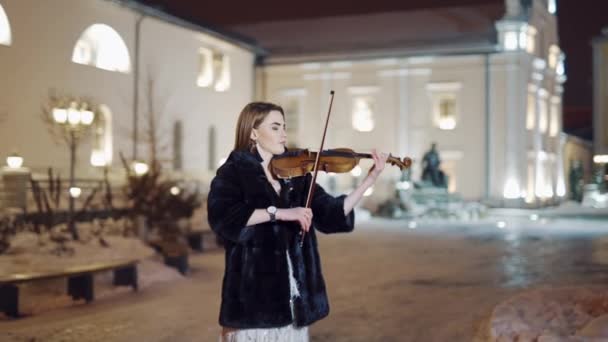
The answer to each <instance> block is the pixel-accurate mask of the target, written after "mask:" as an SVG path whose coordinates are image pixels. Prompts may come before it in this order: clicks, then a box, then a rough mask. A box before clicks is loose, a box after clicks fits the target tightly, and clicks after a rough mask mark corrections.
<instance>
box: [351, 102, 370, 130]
mask: <svg viewBox="0 0 608 342" xmlns="http://www.w3.org/2000/svg"><path fill="white" fill-rule="evenodd" d="M374 105H375V104H374V98H373V97H371V96H355V97H353V102H352V125H353V128H354V129H355V130H357V131H359V132H371V131H372V130H373V129H374Z"/></svg>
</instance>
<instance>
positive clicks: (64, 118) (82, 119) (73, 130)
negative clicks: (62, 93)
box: [52, 101, 95, 240]
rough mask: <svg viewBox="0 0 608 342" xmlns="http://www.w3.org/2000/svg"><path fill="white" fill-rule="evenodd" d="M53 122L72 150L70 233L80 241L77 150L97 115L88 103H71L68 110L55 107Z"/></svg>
mask: <svg viewBox="0 0 608 342" xmlns="http://www.w3.org/2000/svg"><path fill="white" fill-rule="evenodd" d="M52 115H53V120H54V121H55V123H56V124H58V125H59V126H60V127H61V128H62V129H63V130H64V132H65V133H66V134H65V136H66V138H67V143H68V147H69V149H70V186H69V197H68V198H69V199H68V205H69V206H68V231H69V232H70V233H71V234H72V238H73V239H74V240H78V239H79V236H78V231H77V230H76V225H75V223H74V201H75V198H77V197H78V196H79V195H80V192H81V191H80V188H77V187H76V186H75V179H74V174H75V171H74V170H75V167H76V148H77V146H78V140H79V139H80V137H81V135H82V133H84V131H86V130H87V129H88V128H90V127H91V124H92V123H93V120H94V119H95V113H93V111H91V110H90V109H89V105H88V104H87V103H86V102H76V101H71V102H70V103H69V106H68V107H67V108H58V107H55V108H53V110H52Z"/></svg>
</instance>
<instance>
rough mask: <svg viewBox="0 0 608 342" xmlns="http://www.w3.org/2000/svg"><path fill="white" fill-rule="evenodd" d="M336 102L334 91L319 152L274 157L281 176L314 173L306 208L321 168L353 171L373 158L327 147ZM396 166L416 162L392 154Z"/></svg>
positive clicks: (276, 171)
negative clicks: (360, 161) (332, 108)
mask: <svg viewBox="0 0 608 342" xmlns="http://www.w3.org/2000/svg"><path fill="white" fill-rule="evenodd" d="M333 103H334V91H333V90H332V91H330V100H329V109H328V110H327V117H326V119H325V128H324V129H323V136H322V137H321V147H319V151H321V153H317V152H310V151H308V150H300V151H299V152H296V153H295V154H292V155H290V154H289V152H288V153H287V155H285V154H283V155H281V156H277V157H274V158H273V159H272V160H271V162H270V163H271V170H272V172H273V173H274V174H275V175H276V176H277V177H279V178H289V177H297V176H303V175H305V174H306V173H308V172H311V173H312V181H311V182H310V185H309V188H308V195H307V197H306V206H305V208H310V205H311V204H312V198H313V193H314V189H315V188H314V185H315V183H316V181H317V174H318V172H319V170H320V169H323V171H327V172H336V173H339V172H348V171H350V170H352V169H353V168H354V167H355V166H356V165H357V164H358V163H359V160H360V159H361V158H372V156H371V154H368V153H356V152H354V151H353V150H350V149H346V148H339V149H333V150H326V151H324V150H323V145H324V144H325V136H326V135H327V125H328V123H329V115H330V113H331V107H332V105H333ZM387 162H389V163H390V164H392V165H397V166H399V168H401V169H402V170H403V168H408V167H410V165H411V164H412V160H411V159H410V158H403V161H401V160H399V159H398V158H394V157H389V159H387ZM304 236H305V234H304V232H302V231H300V248H301V247H302V246H303V245H304Z"/></svg>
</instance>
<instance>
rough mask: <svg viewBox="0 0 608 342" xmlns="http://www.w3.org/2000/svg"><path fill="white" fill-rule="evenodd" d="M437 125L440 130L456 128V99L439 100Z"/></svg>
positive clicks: (443, 98) (445, 98)
mask: <svg viewBox="0 0 608 342" xmlns="http://www.w3.org/2000/svg"><path fill="white" fill-rule="evenodd" d="M437 120H438V121H437V123H438V126H439V128H440V129H446V130H449V129H454V128H456V99H455V98H454V97H451V96H449V97H442V98H441V99H439V105H438V119H437Z"/></svg>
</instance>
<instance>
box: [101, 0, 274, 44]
mask: <svg viewBox="0 0 608 342" xmlns="http://www.w3.org/2000/svg"><path fill="white" fill-rule="evenodd" d="M106 1H109V2H112V3H115V4H118V5H119V6H123V7H127V8H129V9H131V10H134V11H136V12H139V13H141V14H143V15H146V16H149V17H154V18H157V19H160V20H163V21H165V22H168V23H171V24H174V25H177V26H180V27H183V28H186V29H190V30H194V31H198V32H202V33H205V34H209V35H211V36H214V37H216V38H220V39H223V40H226V41H228V42H230V43H232V44H234V45H237V46H239V47H241V48H244V49H246V50H249V51H252V52H253V53H255V54H256V55H257V56H263V55H267V54H268V51H267V50H266V49H264V48H262V47H261V46H260V45H259V44H258V42H257V41H256V40H255V39H253V38H250V37H247V36H245V35H242V34H239V33H235V32H228V31H226V30H222V29H218V28H216V27H213V26H212V25H207V24H204V25H203V24H199V23H195V22H192V21H188V20H185V19H182V18H179V17H177V16H175V15H172V14H169V13H167V12H165V11H163V10H160V9H158V8H155V7H152V6H149V5H146V4H142V3H140V2H138V1H136V0H106Z"/></svg>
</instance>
